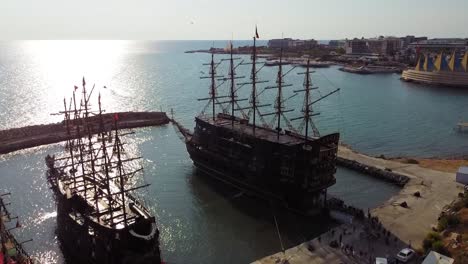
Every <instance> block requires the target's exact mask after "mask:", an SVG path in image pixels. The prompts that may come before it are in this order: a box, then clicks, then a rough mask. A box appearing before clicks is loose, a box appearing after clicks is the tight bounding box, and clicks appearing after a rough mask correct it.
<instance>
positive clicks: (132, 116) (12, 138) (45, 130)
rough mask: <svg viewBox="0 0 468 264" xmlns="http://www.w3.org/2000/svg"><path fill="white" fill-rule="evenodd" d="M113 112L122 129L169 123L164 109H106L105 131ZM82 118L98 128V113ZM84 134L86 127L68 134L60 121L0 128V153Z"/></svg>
mask: <svg viewBox="0 0 468 264" xmlns="http://www.w3.org/2000/svg"><path fill="white" fill-rule="evenodd" d="M116 115H117V116H118V127H119V128H123V129H125V128H136V127H146V126H157V125H164V124H167V123H169V118H168V117H167V115H166V113H165V112H118V113H107V114H103V115H102V118H103V123H104V130H105V131H110V130H112V129H113V127H114V125H113V123H114V117H115V116H116ZM86 122H87V124H89V127H90V130H91V131H90V132H91V133H93V134H95V133H97V132H99V131H100V129H99V127H100V119H99V117H98V116H92V117H89V118H87V119H86ZM71 127H74V126H71ZM85 134H87V131H77V130H75V129H73V130H71V131H70V134H68V132H67V127H66V125H65V123H64V122H60V123H53V124H44V125H34V126H26V127H21V128H12V129H7V130H0V154H6V153H10V152H13V151H17V150H21V149H26V148H32V147H37V146H41V145H46V144H52V143H58V142H61V141H65V140H68V139H72V138H77V137H79V136H80V135H81V136H83V135H85Z"/></svg>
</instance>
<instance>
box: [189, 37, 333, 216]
mask: <svg viewBox="0 0 468 264" xmlns="http://www.w3.org/2000/svg"><path fill="white" fill-rule="evenodd" d="M257 38H258V33H257V30H256V32H255V37H253V43H254V45H253V47H252V56H251V62H248V63H244V62H243V61H241V62H240V63H234V62H235V61H236V60H237V59H239V58H233V47H232V44H231V45H230V47H229V48H230V58H228V59H222V60H221V61H219V62H216V61H215V60H214V54H211V62H210V63H209V64H206V65H208V66H209V67H210V70H209V74H208V76H203V77H202V78H207V79H209V80H210V81H211V83H210V92H209V97H207V98H202V99H199V100H200V101H205V100H206V101H208V103H207V106H206V107H205V110H206V109H210V111H207V112H208V113H205V111H203V112H202V113H201V114H200V115H199V116H197V117H196V118H195V123H196V125H195V129H194V133H193V134H187V133H183V134H185V137H186V146H187V150H188V152H189V154H190V157H191V159H192V160H193V162H194V165H195V166H196V167H197V168H199V169H200V170H202V171H203V172H205V174H208V175H210V176H213V177H215V178H217V179H219V180H222V181H224V182H227V183H229V184H232V185H235V186H236V187H238V188H241V189H243V190H246V191H249V192H251V193H254V194H255V195H257V196H260V197H263V198H266V199H268V200H272V199H275V200H279V201H281V202H283V203H285V204H286V206H287V207H289V208H291V209H294V210H298V211H300V212H302V213H306V214H311V213H316V212H317V211H318V210H317V209H320V208H323V207H324V206H325V205H326V194H327V188H328V187H330V186H332V185H333V184H335V182H336V179H335V176H334V174H335V172H336V157H337V150H338V141H339V134H338V133H334V134H330V135H326V136H320V134H319V131H318V130H317V128H316V127H315V125H314V123H313V121H312V117H313V116H315V115H318V114H319V113H316V112H314V111H313V109H312V105H313V104H315V103H317V102H319V101H320V100H322V99H324V98H325V97H327V96H329V95H331V94H333V93H335V92H337V91H338V90H339V89H336V90H334V91H332V92H330V93H328V94H326V95H324V96H321V97H319V98H316V99H312V97H311V90H313V89H316V87H312V83H311V77H310V75H311V72H310V64H309V63H308V64H307V67H306V72H304V73H301V74H304V76H305V78H304V88H303V89H301V90H295V91H294V94H293V95H292V96H290V97H288V98H284V97H283V89H284V88H286V87H289V86H292V85H290V84H286V83H285V82H284V77H285V76H286V75H287V74H288V73H290V72H291V71H292V69H289V70H288V71H286V72H284V70H283V65H282V63H281V60H282V49H281V56H280V63H279V64H278V65H277V67H278V72H277V78H276V84H275V85H272V86H267V87H264V88H263V89H261V90H260V89H258V85H259V84H261V83H265V82H267V81H261V80H258V77H257V73H258V72H259V70H260V69H261V68H259V69H257V67H256V65H257V64H259V63H260V64H264V63H263V62H259V61H258V60H257V54H256V39H257ZM223 61H227V62H229V71H228V76H227V77H224V76H222V75H218V74H217V68H218V66H219V65H221V64H222V62H223ZM246 64H249V65H250V64H251V67H252V68H251V71H250V81H249V82H244V83H239V84H237V86H236V80H237V79H240V78H242V77H241V76H237V74H236V71H235V70H236V68H237V67H238V66H240V65H246ZM262 67H263V66H262ZM217 81H218V82H219V83H217ZM224 82H227V83H229V84H230V85H229V91H228V93H227V95H222V94H221V95H219V94H218V91H217V88H218V87H220V86H221V84H222V83H224ZM245 86H247V87H248V86H250V87H251V91H250V99H241V98H239V97H238V95H237V93H236V92H237V91H238V90H239V89H240V88H241V87H245ZM274 89H276V90H277V94H276V98H275V101H274V105H273V111H272V112H269V113H265V111H264V110H263V109H265V107H268V106H270V104H262V103H260V102H259V95H261V94H262V93H263V92H264V91H266V90H274ZM258 90H260V91H258ZM299 94H304V105H303V108H302V111H301V112H302V116H300V117H298V118H293V119H290V120H289V119H288V118H287V117H286V116H285V113H287V112H292V111H293V110H292V109H286V107H285V103H286V101H287V100H288V99H289V98H291V97H294V96H296V95H299ZM247 100H249V105H248V106H244V107H242V106H240V103H239V102H241V101H247ZM219 107H220V108H221V112H220V113H217V110H216V109H217V108H219ZM210 112H211V113H210ZM237 113H240V114H237ZM267 116H273V117H274V118H273V120H272V121H271V122H270V123H268V122H266V121H265V118H266V117H267ZM258 119H260V120H259V121H260V122H258ZM293 120H301V124H300V125H299V127H298V128H294V127H293V126H292V123H291V121H293ZM282 121H283V122H284V123H285V124H286V125H287V129H284V128H282Z"/></svg>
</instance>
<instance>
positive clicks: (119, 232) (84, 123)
mask: <svg viewBox="0 0 468 264" xmlns="http://www.w3.org/2000/svg"><path fill="white" fill-rule="evenodd" d="M77 88H78V87H76V86H75V91H76V90H77ZM82 90H83V91H82V95H81V99H80V101H79V103H78V104H77V97H78V96H76V94H75V92H73V97H72V98H71V99H70V103H69V105H68V107H67V102H66V100H65V99H64V107H65V109H64V111H61V112H59V114H63V115H64V125H65V126H66V129H67V134H68V136H69V140H67V142H66V144H65V148H64V151H63V153H60V154H59V155H57V156H55V155H53V156H49V155H48V156H47V157H46V164H47V167H48V173H47V179H48V182H49V184H50V187H51V189H52V190H53V193H54V195H55V198H56V202H57V213H58V214H57V233H58V237H59V241H60V244H61V247H62V249H63V251H64V253H65V254H64V255H65V258H66V259H67V262H69V263H160V262H161V259H160V250H159V230H158V228H157V225H156V220H155V217H153V216H152V215H151V214H150V212H149V211H148V209H147V208H145V206H144V205H143V203H142V202H141V201H140V200H139V199H137V198H136V195H134V194H132V191H135V190H137V189H140V188H144V187H146V186H148V184H144V185H141V186H135V182H137V180H135V176H136V175H138V172H140V171H142V170H143V168H141V167H136V166H135V163H137V164H138V160H139V159H140V158H141V157H128V155H127V152H126V151H125V149H124V144H125V143H123V142H122V141H121V139H122V137H123V136H124V135H125V134H128V133H123V132H122V131H120V130H119V128H118V123H119V117H118V115H117V114H115V115H114V117H113V118H111V119H112V120H109V119H105V118H104V117H103V114H102V113H103V110H102V108H101V96H100V95H99V98H98V105H99V109H98V111H96V112H94V111H91V109H90V104H89V101H90V97H91V94H92V91H93V90H94V87H93V90H91V92H90V93H89V94H87V91H86V83H85V81H84V79H83V89H82ZM77 105H78V106H77ZM135 161H136V162H135Z"/></svg>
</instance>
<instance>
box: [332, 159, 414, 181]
mask: <svg viewBox="0 0 468 264" xmlns="http://www.w3.org/2000/svg"><path fill="white" fill-rule="evenodd" d="M337 164H338V165H339V166H342V167H345V168H348V169H351V170H355V171H358V172H361V173H364V174H367V175H369V176H372V177H375V178H378V179H382V180H385V181H388V182H391V183H393V184H395V185H398V186H400V187H403V186H405V184H406V183H408V181H409V177H407V176H405V175H402V174H399V173H395V172H393V171H391V170H382V169H380V168H377V167H373V166H369V165H366V164H363V163H360V162H358V161H356V160H351V159H346V158H342V157H338V158H337Z"/></svg>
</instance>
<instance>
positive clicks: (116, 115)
mask: <svg viewBox="0 0 468 264" xmlns="http://www.w3.org/2000/svg"><path fill="white" fill-rule="evenodd" d="M118 120H119V114H117V113H115V114H114V121H118Z"/></svg>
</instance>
